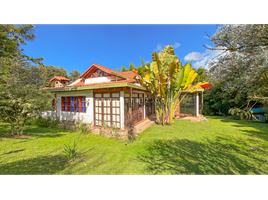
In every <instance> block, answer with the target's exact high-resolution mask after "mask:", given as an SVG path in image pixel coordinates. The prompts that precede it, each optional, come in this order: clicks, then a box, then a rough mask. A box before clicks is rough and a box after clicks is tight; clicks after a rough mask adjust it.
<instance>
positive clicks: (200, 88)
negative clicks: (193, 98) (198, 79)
mask: <svg viewBox="0 0 268 200" xmlns="http://www.w3.org/2000/svg"><path fill="white" fill-rule="evenodd" d="M194 86H195V85H191V86H190V87H188V88H187V89H186V90H190V89H192V88H193V87H194ZM195 89H196V90H204V89H203V88H202V87H198V88H195Z"/></svg>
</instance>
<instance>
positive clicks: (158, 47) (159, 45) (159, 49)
mask: <svg viewBox="0 0 268 200" xmlns="http://www.w3.org/2000/svg"><path fill="white" fill-rule="evenodd" d="M162 49H163V47H162V44H160V43H158V44H157V45H156V49H154V51H161V50H162Z"/></svg>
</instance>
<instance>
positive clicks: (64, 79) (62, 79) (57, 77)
mask: <svg viewBox="0 0 268 200" xmlns="http://www.w3.org/2000/svg"><path fill="white" fill-rule="evenodd" d="M55 80H59V81H70V79H68V78H65V77H63V76H54V78H52V79H51V80H50V81H55Z"/></svg>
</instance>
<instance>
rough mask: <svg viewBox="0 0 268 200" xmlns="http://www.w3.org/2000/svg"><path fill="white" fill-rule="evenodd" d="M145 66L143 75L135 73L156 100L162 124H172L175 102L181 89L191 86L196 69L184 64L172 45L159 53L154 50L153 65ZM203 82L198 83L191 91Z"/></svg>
mask: <svg viewBox="0 0 268 200" xmlns="http://www.w3.org/2000/svg"><path fill="white" fill-rule="evenodd" d="M144 68H145V70H144V71H142V74H143V75H142V76H141V75H140V74H139V73H137V72H136V71H135V73H136V75H137V76H138V77H139V78H140V80H141V81H142V83H143V85H144V86H145V87H147V88H148V89H149V90H150V91H151V94H152V95H153V96H154V98H155V100H156V106H155V107H156V113H157V117H158V120H159V121H160V122H161V123H162V125H165V124H166V123H167V122H168V123H170V124H172V122H173V116H174V112H175V110H176V105H175V103H176V101H177V100H178V99H179V97H180V94H181V90H182V89H186V88H188V87H189V86H191V85H192V82H193V81H194V79H195V78H196V76H197V75H198V74H197V73H196V70H195V69H192V67H191V64H190V63H186V64H185V65H184V66H182V64H181V62H180V60H178V56H177V55H175V54H174V49H173V47H172V46H171V45H168V46H166V47H165V48H164V50H162V51H160V52H159V55H158V54H157V52H153V54H152V63H151V66H150V67H147V66H144ZM202 84H203V83H198V84H197V85H196V86H195V87H194V88H192V89H191V91H194V90H195V88H197V87H199V86H201V85H202ZM177 106H178V105H177Z"/></svg>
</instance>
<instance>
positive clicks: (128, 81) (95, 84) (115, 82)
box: [43, 79, 136, 90]
mask: <svg viewBox="0 0 268 200" xmlns="http://www.w3.org/2000/svg"><path fill="white" fill-rule="evenodd" d="M135 81H136V80H135V79H132V80H121V81H112V82H102V83H90V84H81V85H78V84H76V85H72V86H67V87H66V86H65V87H64V86H62V87H44V88H43V90H51V89H63V88H77V87H86V86H97V85H112V84H118V83H135Z"/></svg>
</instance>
